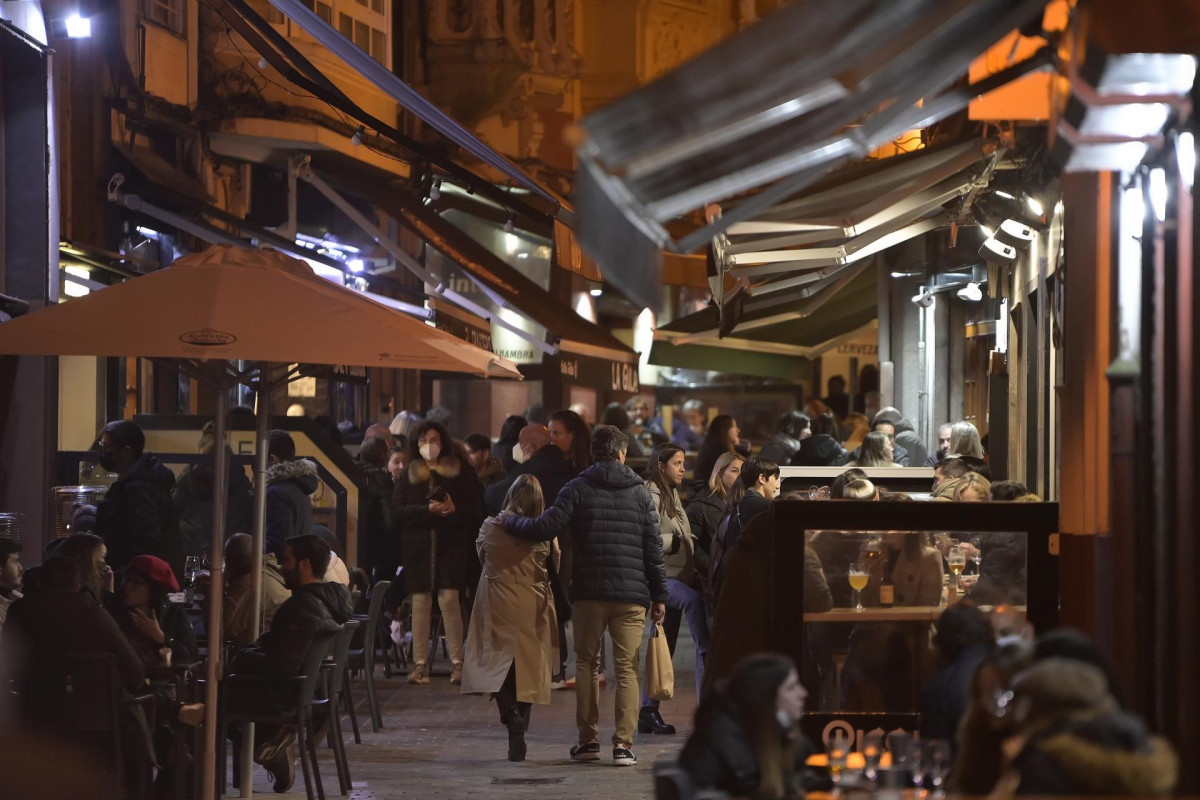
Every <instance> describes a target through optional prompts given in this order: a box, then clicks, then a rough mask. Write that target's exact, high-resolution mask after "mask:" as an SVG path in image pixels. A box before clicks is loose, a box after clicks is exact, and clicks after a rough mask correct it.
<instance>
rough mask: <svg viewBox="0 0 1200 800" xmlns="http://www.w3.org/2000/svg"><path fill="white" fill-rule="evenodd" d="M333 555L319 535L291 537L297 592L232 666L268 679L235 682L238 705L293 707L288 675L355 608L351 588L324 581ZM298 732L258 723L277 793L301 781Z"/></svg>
mask: <svg viewBox="0 0 1200 800" xmlns="http://www.w3.org/2000/svg"><path fill="white" fill-rule="evenodd" d="M331 555H332V551H331V550H330V549H329V545H327V544H325V542H324V541H322V540H321V538H320V537H319V536H316V535H315V534H306V535H303V536H297V537H295V538H293V539H289V540H288V542H287V544H286V545H285V547H284V555H283V566H282V572H283V577H284V582H285V584H286V586H287V588H288V589H291V591H292V596H291V597H290V598H288V599H287V601H286V602H284V604H283V605H281V606H280V607H279V609H278V610H277V611H276V612H275V617H274V618H273V619H272V620H271V627H270V628H269V629H268V630H267V631H266V632H264V633H263V634H262V635H261V636H259V637H258V641H257V642H255V643H254V644H253V645H251V646H250V647H246V648H243V649H242V650H239V651H238V652H237V653H235V654H234V656H233V659H232V660H231V661H230V665H229V672H230V673H231V674H234V675H239V676H253V677H258V678H263V679H264V680H261V681H249V682H241V681H232V682H231V683H230V700H229V702H230V705H231V707H232V708H235V709H238V710H257V711H263V712H267V713H270V712H276V711H280V710H283V709H286V708H289V707H290V706H291V705H292V704H294V703H295V688H294V687H293V686H292V685H291V683H289V682H288V680H287V679H288V678H290V677H292V676H294V675H297V674H298V673H299V672H300V668H301V667H302V666H303V664H304V657H305V655H306V654H307V653H308V648H309V647H310V646H311V645H312V642H313V638H314V636H315V634H316V633H318V632H320V631H335V630H337V629H338V627H339V626H340V625H341V624H342V623H344V622H345V621H346V620H348V619H350V615H351V614H353V613H354V602H353V600H351V598H350V592H349V590H347V589H346V587H345V586H343V585H342V584H341V583H338V582H336V581H330V582H326V581H325V580H324V578H325V570H326V569H327V568H328V566H329V559H330V557H331ZM295 737H296V732H295V731H294V730H292V729H290V728H288V727H286V726H284V727H279V726H272V725H261V724H260V725H256V726H255V728H254V742H255V748H254V760H255V762H256V763H258V764H262V765H263V766H264V767H266V769H267V771H268V772H269V773H270V774H271V776H272V777H273V779H274V783H275V791H277V792H285V791H287V790H288V789H290V788H291V784H292V782H293V781H294V780H295V767H294V766H293V762H294V760H295V753H294V750H295V748H294V746H293V743H294V742H295Z"/></svg>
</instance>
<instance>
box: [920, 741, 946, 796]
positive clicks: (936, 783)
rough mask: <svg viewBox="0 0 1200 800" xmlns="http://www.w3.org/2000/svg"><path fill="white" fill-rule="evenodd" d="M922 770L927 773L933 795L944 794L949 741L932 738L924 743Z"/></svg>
mask: <svg viewBox="0 0 1200 800" xmlns="http://www.w3.org/2000/svg"><path fill="white" fill-rule="evenodd" d="M922 757H923V761H924V767H923V770H924V772H925V773H926V774H928V775H929V782H930V784H931V785H932V786H933V793H934V794H935V795H941V796H945V794H946V790H945V788H944V787H945V785H946V778H947V777H948V776H949V775H950V762H951V755H950V743H949V742H947V741H945V740H944V739H932V740H930V741H928V742H926V743H925V749H924V751H923V756H922Z"/></svg>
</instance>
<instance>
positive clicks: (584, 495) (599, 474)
mask: <svg viewBox="0 0 1200 800" xmlns="http://www.w3.org/2000/svg"><path fill="white" fill-rule="evenodd" d="M627 447H628V445H627V444H626V437H625V434H624V433H622V432H621V431H619V430H617V429H616V428H614V427H612V426H611V425H597V426H596V429H595V431H593V433H592V444H591V456H592V458H593V459H594V460H595V463H594V464H593V465H592V466H590V467H588V468H587V469H585V470H584V471H583V472H582V474H580V475H579V477H577V478H574V479H573V480H571V481H570V482H569V483H567V485H566V486H564V487H563V490H562V491H561V492H559V494H558V498H557V499H556V500H555V501H554V505H552V506H550V507H549V508H548V509H546V511H545V513H543V514H542V515H541V516H539V517H538V518H536V519H528V518H523V517H513V516H509V517H506V518H505V527H506V528H507V529H508V531H509V532H510V533H512V534H513V535H514V536H516V537H518V538H524V539H531V540H534V541H550V540H551V539H553V538H555V537H556V536H558V535H559V534H560V533H562V532H563V531H564V530H570V533H571V537H572V538H573V539H574V542H573V548H574V552H575V566H574V568H573V572H572V576H571V602H572V606H573V607H572V624H573V626H574V629H575V657H576V671H575V676H576V689H575V700H576V719H577V720H578V723H579V744H578V745H576V746H575V747H573V748H571V758H572V759H573V760H575V761H596V760H598V759H599V758H600V744H599V741H598V740H597V734H598V726H599V716H600V712H599V701H600V697H599V694H600V684H599V678H598V677H597V675H596V667H597V664H598V663H599V660H600V645H601V642H602V641H603V636H604V633H605V631H606V630H607V631H608V633H609V635H610V636H611V638H612V642H613V663H614V667H615V668H616V673H617V691H616V697H615V705H616V731H615V732H614V734H613V740H612V741H613V762H614V764H616V765H618V766H629V765H632V764H636V763H637V759H636V758H635V757H634V755H633V750H632V744H633V733H634V728H635V727H636V725H637V720H638V710H639V706H640V700H641V697H640V692H639V690H638V676H637V662H638V649H639V647H640V646H641V642H642V631H643V629H644V627H645V622H646V610H647V608H648V607H649V608H650V615H651V617H652V618H653V619H654V621H656V622H661V621H662V620H663V617H664V616H665V614H666V601H667V576H666V572H665V569H664V566H663V553H662V538H661V537H660V536H659V532H658V513H657V511H656V510H655V507H654V501H653V500H652V499H651V498H650V492H649V491H648V490H647V489H646V486H645V483H644V481H643V480H642V478H641V477H639V476H638V474H637V473H636V472H634V471H633V470H631V469H630V468H629V467H627V466H625V453H626V449H627Z"/></svg>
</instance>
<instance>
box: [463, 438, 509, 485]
mask: <svg viewBox="0 0 1200 800" xmlns="http://www.w3.org/2000/svg"><path fill="white" fill-rule="evenodd" d="M463 445H464V446H465V447H466V448H467V458H468V459H470V461H471V466H472V467H474V468H475V475H476V476H478V478H479V482H480V483H482V484H483V485H484V486H485V487H488V486H495V485H496V484H497V483H499V482H500V481H502V480H504V474H505V472H506V470H505V469H504V464H503V463H502V462H501V461H500V460H499V459H497V458H496V457H495V456H493V455H492V440H491V439H489V438H488V437H486V436H484V435H483V434H482V433H472V434H471V435H470V436H468V437H467V438H466V439H463Z"/></svg>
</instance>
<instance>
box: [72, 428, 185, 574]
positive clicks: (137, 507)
mask: <svg viewBox="0 0 1200 800" xmlns="http://www.w3.org/2000/svg"><path fill="white" fill-rule="evenodd" d="M97 447H98V448H99V450H100V466H101V467H103V468H104V469H106V470H107V471H109V472H115V473H117V475H118V476H119V477H118V478H117V481H116V482H115V483H114V484H113V485H112V486H110V487H109V488H108V492H107V493H106V494H105V496H104V499H103V500H101V501H100V503H99V505H97V506H82V507H81V508H80V509H79V510H78V511H77V512H76V514H75V520H74V522H75V526H76V528H75V529H76V530H78V531H89V530H90V531H93V532H94V533H96V534H97V535H98V536H100V537H101V538H102V539H104V544H105V546H106V547H107V548H108V563H109V564H110V565H111V566H112V567H114V568H115V569H121V568H123V567H124V566H125V565H126V564H128V563H129V562H130V561H132V560H133V558H134V556H139V555H148V556H155V557H157V558H161V559H162V560H163V561H165V562H167V563H168V564H170V565H171V569H172V570H173V571H174V572H175V575H176V577H179V576H180V575H182V574H183V540H182V538H181V537H180V533H179V518H178V516H177V515H176V513H175V503H174V502H173V501H172V500H171V491H172V490H173V489H174V488H175V473H173V472H171V470H170V469H169V468H167V466H166V465H164V464H163V463H162V462H160V461H159V460H158V459H157V458H156V457H155V456H154V455H153V454H152V453H148V452H145V449H146V435H145V434H144V433H142V429H141V428H139V427H138V426H137V425H136V424H134V423H133V422H130V421H128V420H116V421H114V422H110V423H108V424H107V425H105V426H104V429H103V430H102V431H101V432H100V440H99V442H98V443H97Z"/></svg>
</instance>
